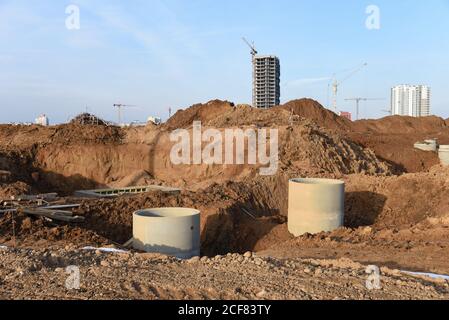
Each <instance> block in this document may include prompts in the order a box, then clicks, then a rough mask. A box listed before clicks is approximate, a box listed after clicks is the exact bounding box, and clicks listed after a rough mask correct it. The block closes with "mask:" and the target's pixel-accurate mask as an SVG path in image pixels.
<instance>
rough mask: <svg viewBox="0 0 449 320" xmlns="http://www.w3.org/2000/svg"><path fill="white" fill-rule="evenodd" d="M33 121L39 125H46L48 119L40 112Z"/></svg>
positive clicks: (48, 122)
mask: <svg viewBox="0 0 449 320" xmlns="http://www.w3.org/2000/svg"><path fill="white" fill-rule="evenodd" d="M34 123H35V124H38V125H41V126H48V125H49V124H50V121H49V120H48V117H47V116H46V115H45V114H41V115H40V116H39V117H37V118H36V120H35V121H34Z"/></svg>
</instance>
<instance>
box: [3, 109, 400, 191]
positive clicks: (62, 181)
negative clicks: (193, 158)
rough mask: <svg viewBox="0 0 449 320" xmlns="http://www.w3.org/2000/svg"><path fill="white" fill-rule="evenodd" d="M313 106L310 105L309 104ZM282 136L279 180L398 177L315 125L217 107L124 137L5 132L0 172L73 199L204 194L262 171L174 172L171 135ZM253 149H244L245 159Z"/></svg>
mask: <svg viewBox="0 0 449 320" xmlns="http://www.w3.org/2000/svg"><path fill="white" fill-rule="evenodd" d="M304 103H305V104H304V105H305V106H308V105H309V104H310V103H311V102H310V101H309V100H305V101H304ZM194 120H201V121H202V126H203V128H204V129H207V128H210V127H212V128H218V129H219V130H220V132H221V133H222V134H223V135H224V131H225V130H226V129H237V128H238V129H244V130H248V129H255V128H256V127H271V128H277V129H279V152H280V164H279V167H280V172H296V173H298V174H301V175H307V174H308V175H334V176H339V175H342V174H351V173H367V174H386V175H388V174H391V173H392V172H393V171H392V169H391V166H390V165H389V164H387V163H386V162H383V161H381V160H379V159H377V157H376V155H375V154H374V153H373V152H372V151H371V150H369V149H365V148H363V147H361V146H360V145H358V144H357V143H354V142H352V141H351V140H350V139H347V138H345V137H343V136H342V135H341V134H339V133H336V132H332V131H328V130H325V129H323V128H321V127H319V126H318V125H317V124H315V122H313V121H312V120H309V119H305V118H301V117H292V114H291V112H289V111H287V110H284V109H272V110H255V109H252V108H250V107H248V106H237V107H234V106H233V105H232V104H231V103H228V102H221V101H212V102H210V103H207V104H205V105H195V106H193V107H191V108H189V109H187V110H185V111H179V112H178V113H177V114H176V115H174V116H173V117H172V119H170V120H169V122H168V123H167V124H165V125H163V126H160V127H155V126H147V127H139V128H129V129H122V128H118V127H107V126H94V125H91V126H90V125H75V124H69V125H60V126H56V127H39V126H30V127H16V126H1V127H0V139H1V141H3V143H2V146H1V148H0V150H4V151H3V154H4V156H2V155H0V160H1V161H0V170H7V171H10V172H11V173H12V174H13V175H14V176H16V179H15V181H21V182H24V183H26V184H28V185H31V186H32V187H33V188H35V189H36V190H38V191H40V192H47V191H57V192H59V193H60V194H62V195H69V194H71V193H72V192H73V191H76V190H79V189H93V188H100V187H107V186H113V187H126V186H130V185H136V184H147V183H149V182H158V183H164V184H169V185H173V186H179V187H186V188H190V189H199V188H204V187H207V186H209V185H211V184H213V183H222V182H226V181H227V180H242V179H245V178H248V177H255V176H257V175H258V174H259V169H260V165H259V166H258V165H227V166H221V165H206V164H202V165H173V164H172V161H171V151H172V147H173V146H174V144H175V142H173V141H171V139H170V133H171V132H172V130H171V129H170V128H186V129H188V130H190V131H191V130H192V129H191V127H192V123H193V121H194ZM247 151H248V146H247V145H246V146H245V153H247Z"/></svg>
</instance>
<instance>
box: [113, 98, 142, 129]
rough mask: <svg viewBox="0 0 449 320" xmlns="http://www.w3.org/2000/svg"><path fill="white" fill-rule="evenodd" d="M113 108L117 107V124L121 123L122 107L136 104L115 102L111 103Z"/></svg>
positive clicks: (130, 106)
mask: <svg viewBox="0 0 449 320" xmlns="http://www.w3.org/2000/svg"><path fill="white" fill-rule="evenodd" d="M113 106H114V107H115V108H117V113H118V124H119V125H120V124H122V109H123V108H136V107H137V106H134V105H129V104H121V103H115V104H114V105H113Z"/></svg>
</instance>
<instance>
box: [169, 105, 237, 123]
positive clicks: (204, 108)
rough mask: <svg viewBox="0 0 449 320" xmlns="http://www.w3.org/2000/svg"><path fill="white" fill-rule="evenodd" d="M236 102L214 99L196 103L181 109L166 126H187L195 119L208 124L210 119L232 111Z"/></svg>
mask: <svg viewBox="0 0 449 320" xmlns="http://www.w3.org/2000/svg"><path fill="white" fill-rule="evenodd" d="M233 108H234V104H233V103H231V102H228V101H221V100H212V101H209V102H207V103H205V104H195V105H193V106H191V107H190V108H187V109H185V110H179V111H178V112H176V113H175V114H174V115H173V116H172V117H171V118H170V119H169V120H168V121H167V123H165V125H164V127H165V128H168V129H178V128H187V127H190V126H192V124H193V122H194V121H201V122H203V123H204V124H206V123H207V122H208V121H210V120H212V119H214V118H216V117H218V116H221V115H222V114H224V113H226V112H228V111H231V110H232V109H233Z"/></svg>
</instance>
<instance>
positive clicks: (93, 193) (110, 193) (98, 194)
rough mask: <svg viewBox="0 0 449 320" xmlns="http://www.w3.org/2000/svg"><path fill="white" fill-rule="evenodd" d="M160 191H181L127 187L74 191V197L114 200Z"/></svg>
mask: <svg viewBox="0 0 449 320" xmlns="http://www.w3.org/2000/svg"><path fill="white" fill-rule="evenodd" d="M152 191H153V192H154V191H160V192H163V193H170V194H178V193H180V192H181V189H178V188H170V187H164V186H157V185H150V186H141V187H127V188H118V189H97V190H80V191H76V192H75V194H74V196H75V197H79V198H114V197H118V196H122V195H126V194H138V193H146V192H152Z"/></svg>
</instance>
